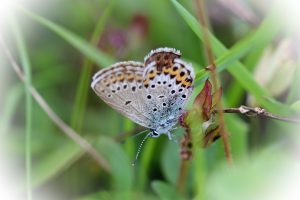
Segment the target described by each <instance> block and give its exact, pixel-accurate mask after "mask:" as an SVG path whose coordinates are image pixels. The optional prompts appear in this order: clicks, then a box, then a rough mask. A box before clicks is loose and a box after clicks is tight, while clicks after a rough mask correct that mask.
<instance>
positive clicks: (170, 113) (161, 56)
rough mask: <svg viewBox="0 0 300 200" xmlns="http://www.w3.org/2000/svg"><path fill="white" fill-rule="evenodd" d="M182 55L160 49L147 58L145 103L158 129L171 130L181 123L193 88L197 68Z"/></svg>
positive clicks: (144, 82)
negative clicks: (180, 117)
mask: <svg viewBox="0 0 300 200" xmlns="http://www.w3.org/2000/svg"><path fill="white" fill-rule="evenodd" d="M180 57H181V54H180V52H179V51H177V50H175V49H171V48H159V49H156V50H154V51H151V52H150V54H149V55H147V56H146V57H145V65H146V67H145V70H144V75H143V77H144V79H143V86H144V87H145V94H147V96H146V98H147V97H148V98H147V99H145V100H144V102H146V103H145V108H146V110H147V111H148V112H147V113H146V115H147V116H149V117H150V118H152V119H153V120H152V121H153V124H152V125H151V126H152V127H153V129H155V130H157V129H162V130H163V131H169V129H170V128H172V126H174V125H175V124H176V123H177V121H178V118H179V116H180V115H181V114H182V112H183V108H184V106H185V104H186V102H187V100H188V97H189V96H190V95H191V92H192V90H193V88H192V83H193V80H194V70H193V68H192V66H191V65H190V64H187V63H185V62H184V61H182V60H181V59H180Z"/></svg>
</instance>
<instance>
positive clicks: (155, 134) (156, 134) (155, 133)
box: [152, 131, 160, 138]
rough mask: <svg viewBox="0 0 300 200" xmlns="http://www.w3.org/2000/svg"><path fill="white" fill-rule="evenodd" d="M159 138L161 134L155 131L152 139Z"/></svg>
mask: <svg viewBox="0 0 300 200" xmlns="http://www.w3.org/2000/svg"><path fill="white" fill-rule="evenodd" d="M159 136H160V134H159V133H157V132H156V131H153V132H152V137H153V138H156V137H159Z"/></svg>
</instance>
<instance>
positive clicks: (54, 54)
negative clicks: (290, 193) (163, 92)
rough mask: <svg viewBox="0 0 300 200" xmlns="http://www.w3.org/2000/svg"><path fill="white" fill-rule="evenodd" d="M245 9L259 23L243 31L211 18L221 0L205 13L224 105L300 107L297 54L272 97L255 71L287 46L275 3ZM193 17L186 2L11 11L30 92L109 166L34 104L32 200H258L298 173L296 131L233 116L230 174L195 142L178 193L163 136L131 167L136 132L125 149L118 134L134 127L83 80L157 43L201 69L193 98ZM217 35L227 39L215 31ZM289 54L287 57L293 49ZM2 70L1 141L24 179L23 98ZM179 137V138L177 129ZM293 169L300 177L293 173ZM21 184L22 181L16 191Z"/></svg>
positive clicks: (125, 0)
mask: <svg viewBox="0 0 300 200" xmlns="http://www.w3.org/2000/svg"><path fill="white" fill-rule="evenodd" d="M241 2H243V3H245V2H247V4H245V5H246V6H248V7H249V9H252V8H251V6H253V7H254V8H253V10H252V11H253V12H255V13H257V15H258V16H259V17H260V21H261V22H262V23H260V24H259V25H253V24H250V23H249V22H247V21H245V20H243V19H242V18H240V17H239V16H236V15H235V14H233V13H230V12H229V13H228V10H226V7H218V8H221V10H220V11H219V14H220V16H223V15H222V14H224V13H227V14H226V18H223V19H220V18H218V15H216V16H214V17H212V16H211V15H212V13H213V9H212V8H213V6H214V5H218V4H220V2H219V1H215V2H214V3H213V5H210V6H208V8H207V13H208V14H209V16H210V23H211V24H210V25H211V27H212V30H211V35H210V38H211V43H212V46H213V52H214V54H215V56H216V64H217V67H218V71H220V74H219V77H220V79H221V80H222V81H221V82H222V85H223V91H224V95H223V98H222V101H223V102H224V105H225V106H239V105H242V104H247V98H249V95H252V97H254V98H255V100H256V101H255V103H256V104H258V105H259V106H263V107H264V108H267V109H268V110H270V111H271V112H274V113H280V114H285V115H287V114H289V115H292V114H294V113H295V112H296V111H297V110H298V112H299V107H300V106H299V105H300V103H299V98H300V97H299V92H297V88H298V85H299V76H298V75H299V72H300V70H299V59H298V57H297V56H290V57H285V58H284V59H290V60H291V61H290V62H289V63H294V65H297V69H295V72H294V74H295V76H294V77H290V79H291V81H290V85H287V86H285V90H284V91H283V92H282V93H281V94H277V96H276V97H274V96H272V94H269V91H268V90H267V88H266V86H265V85H263V84H260V83H259V81H257V79H256V77H255V76H254V73H253V71H254V69H255V68H256V67H257V63H260V61H261V58H262V56H263V55H264V52H265V51H266V50H267V49H269V48H275V49H276V48H277V45H278V41H279V40H282V38H289V39H290V40H293V37H292V36H291V34H290V33H289V34H286V33H285V32H284V31H282V24H281V23H279V22H278V21H277V18H276V12H277V11H278V5H277V4H274V5H272V6H271V8H270V10H269V11H270V12H267V14H265V13H262V12H260V10H259V9H258V8H255V5H252V4H251V1H241ZM222 9H223V10H222ZM223 12H224V13H223ZM195 16H196V14H195V10H194V3H193V1H188V0H180V1H175V0H170V1H169V0H151V1H147V0H139V1H137V0H107V1H105V0H87V1H80V0H72V1H71V0H64V1H61V0H52V1H33V0H32V1H31V2H30V3H29V4H25V5H22V6H17V7H16V12H15V19H16V21H17V24H18V25H19V29H20V30H22V31H21V32H22V34H23V38H24V41H23V42H24V44H25V45H26V47H27V53H28V58H26V59H28V60H30V63H31V71H32V72H31V73H32V74H31V76H32V84H33V86H34V87H36V88H37V90H38V91H39V92H40V93H41V95H42V96H43V97H44V98H45V100H46V101H47V103H48V104H49V105H50V106H51V107H52V108H53V109H54V111H55V112H56V113H57V114H58V115H59V116H60V117H61V118H62V119H63V120H64V121H65V122H68V123H69V124H70V126H72V127H73V128H74V129H75V130H76V131H78V132H79V134H80V135H81V136H82V137H84V138H86V139H87V140H88V141H90V142H91V143H92V145H93V146H94V148H96V149H97V151H98V152H99V154H101V155H103V156H104V157H105V158H106V159H107V161H108V162H109V164H110V168H111V170H110V172H105V171H104V170H103V169H102V168H101V166H99V165H98V164H97V163H96V162H95V161H94V160H93V159H92V158H91V157H90V156H88V155H87V154H85V153H84V152H83V150H82V149H81V148H80V147H79V146H78V145H77V144H76V143H74V142H73V141H71V140H70V139H69V138H67V137H66V136H65V135H64V134H63V132H62V131H61V130H60V129H59V128H58V127H56V126H55V125H54V123H53V122H52V121H51V120H49V117H48V116H47V114H46V113H45V112H44V111H43V110H42V109H41V108H40V107H39V106H38V105H37V104H36V103H33V105H32V107H31V108H30V110H31V113H32V116H31V121H32V127H31V128H32V131H31V145H30V146H31V154H32V158H33V163H32V183H33V191H34V193H33V196H34V197H36V198H34V199H47V198H46V197H45V196H46V195H45V196H43V194H44V193H47V194H49V193H50V194H49V196H51V195H52V194H53V193H55V199H78V200H93V199H174V200H175V199H192V198H196V199H224V200H226V199H230V200H232V199H256V198H257V196H259V197H261V195H262V196H263V195H264V194H265V192H271V193H272V195H274V191H270V190H269V187H271V186H270V184H271V183H272V182H273V184H277V183H278V184H279V183H280V181H281V180H283V179H280V178H278V177H277V175H278V173H281V172H282V171H289V167H288V166H289V165H290V164H292V165H293V166H294V168H293V171H292V172H296V171H297V170H295V169H298V167H299V163H298V162H296V161H295V160H294V159H295V157H297V156H298V157H297V158H298V159H299V154H298V155H296V153H295V152H299V149H298V147H299V137H298V136H297V135H296V134H295V132H296V130H297V128H299V127H297V125H290V124H287V123H283V122H276V121H271V120H265V119H249V118H244V117H241V116H237V115H234V114H228V115H226V117H225V122H226V127H227V129H228V131H229V133H230V137H229V140H230V146H231V150H232V154H233V160H234V167H229V166H228V165H227V164H226V159H225V157H224V152H223V145H222V142H221V141H220V140H218V141H216V142H215V143H213V144H212V145H211V146H209V147H208V148H206V149H201V148H200V145H199V146H194V147H193V149H194V152H193V153H194V155H193V158H194V159H193V160H192V161H190V162H189V164H188V169H187V171H188V173H187V176H186V183H185V185H184V192H182V193H180V192H179V190H178V189H177V186H178V182H177V181H178V174H179V171H180V155H179V151H180V149H179V145H178V143H174V142H172V141H168V140H167V138H166V137H160V138H157V139H149V140H148V141H147V142H146V143H145V145H144V147H143V149H142V152H141V156H140V158H139V160H138V163H137V165H136V166H135V167H132V166H131V162H132V160H133V159H134V155H135V152H136V150H137V147H138V145H139V143H140V139H141V138H142V136H141V137H137V138H132V137H130V136H126V137H125V138H122V140H124V142H120V141H119V140H116V138H117V136H120V135H121V134H123V133H126V132H130V133H137V132H138V131H136V130H137V128H138V127H137V125H135V124H133V123H132V122H130V121H129V120H127V119H125V118H124V117H122V116H121V115H120V114H118V113H116V112H115V111H114V110H113V109H111V108H110V107H109V106H107V105H106V104H104V103H103V102H102V101H100V100H99V99H98V97H97V96H96V95H95V94H94V93H93V92H92V90H91V89H90V87H89V84H90V79H91V78H90V77H91V76H92V74H93V73H94V72H96V71H97V70H99V69H100V68H103V67H107V66H108V65H109V64H112V63H113V62H115V61H120V60H137V61H142V60H143V57H144V56H145V55H146V54H147V53H148V52H149V51H150V50H151V49H153V48H156V47H164V46H169V47H174V48H176V49H179V50H180V51H181V52H182V54H183V59H185V60H187V61H189V62H191V63H193V66H194V68H195V71H196V73H197V81H196V83H195V91H194V93H193V98H194V97H195V96H196V95H197V93H198V92H199V91H200V90H201V89H202V87H203V84H204V82H205V80H206V78H207V77H208V74H207V73H206V72H205V70H203V68H204V67H205V66H207V63H206V58H205V53H204V50H203V46H202V44H203V37H202V30H203V27H201V26H200V24H199V23H198V22H197V21H196V17H195ZM217 19H218V20H217ZM222 20H223V21H222ZM224 20H225V22H226V23H224ZM223 29H226V31H225V32H224V33H223V32H219V31H220V30H223ZM216 30H217V32H214V31H216ZM237 30H241V31H237ZM280 30H281V31H280ZM6 33H7V34H6V35H5V37H6V39H7V41H8V43H9V44H10V46H11V48H12V49H13V52H14V53H15V57H16V58H17V59H19V57H20V56H19V54H18V52H19V50H20V49H18V46H17V45H16V43H15V42H14V41H15V40H16V38H14V36H13V34H11V33H12V29H11V28H10V29H8V30H7V32H6ZM224 44H226V45H228V44H232V45H231V47H230V46H226V45H224ZM293 48H294V46H293V47H290V50H291V51H294V49H293ZM23 56H24V55H23ZM273 56H276V55H273ZM270 57H271V56H270ZM277 58H278V57H277ZM278 59H280V58H278ZM269 62H271V61H269ZM18 63H21V62H20V61H19V60H18ZM269 64H270V63H266V64H265V65H269ZM7 66H8V65H7ZM7 68H8V69H10V68H9V67H7ZM294 68H295V67H294ZM294 68H293V69H294ZM10 73H11V78H10V80H9V81H8V83H9V84H8V87H7V88H6V89H5V91H3V95H4V97H5V98H4V99H3V100H1V102H2V101H3V103H2V104H3V109H1V119H0V120H1V125H0V131H1V134H0V135H1V137H2V138H4V139H5V140H7V141H8V142H6V148H7V151H8V153H9V155H10V156H12V157H14V158H16V160H18V163H19V165H20V168H21V169H22V171H24V172H25V171H26V167H25V163H23V160H24V157H25V150H24V149H25V146H24V145H25V137H26V136H25V128H26V123H25V120H24V115H25V104H24V102H23V98H24V96H25V94H26V91H25V90H24V89H23V86H22V84H21V83H20V82H19V80H17V78H16V76H15V74H14V73H13V72H12V71H10ZM266 73H267V72H266ZM290 74H293V73H292V72H290ZM282 76H284V75H282ZM276 78H281V79H280V81H282V77H278V75H277V76H276V77H271V78H270V79H269V80H271V81H273V82H276V81H277V80H276ZM24 91H25V92H24ZM298 91H299V89H298ZM252 97H251V98H252ZM196 125H197V126H201V124H196ZM196 128H197V127H196ZM196 128H195V129H196ZM198 128H199V127H198ZM175 132H176V135H178V136H177V137H178V138H180V136H181V135H182V134H183V129H180V128H179V129H177V130H176V131H175ZM194 137H197V138H198V139H199V138H200V137H201V135H198V133H196V132H195V134H194ZM20 161H22V162H20ZM295 174H296V175H295V177H299V172H298V174H297V173H295ZM262 180H263V181H262ZM288 181H290V180H288ZM24 188H25V186H21V187H20V190H21V191H23V189H24ZM278 188H280V187H279V186H278ZM53 191H55V192H53ZM245 197H247V198H245ZM50 199H51V198H50Z"/></svg>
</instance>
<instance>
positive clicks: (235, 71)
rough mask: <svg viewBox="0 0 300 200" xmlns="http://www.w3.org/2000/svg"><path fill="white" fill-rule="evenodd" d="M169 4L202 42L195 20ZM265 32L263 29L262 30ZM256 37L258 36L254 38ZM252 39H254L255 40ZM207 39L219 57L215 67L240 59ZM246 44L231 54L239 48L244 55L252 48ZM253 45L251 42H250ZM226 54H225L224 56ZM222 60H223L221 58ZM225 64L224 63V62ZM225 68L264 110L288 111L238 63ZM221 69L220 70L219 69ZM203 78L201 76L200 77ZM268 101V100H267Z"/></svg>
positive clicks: (178, 5)
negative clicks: (234, 58)
mask: <svg viewBox="0 0 300 200" xmlns="http://www.w3.org/2000/svg"><path fill="white" fill-rule="evenodd" d="M171 2H172V3H173V5H174V6H175V8H176V9H177V11H178V12H179V14H180V15H181V16H182V17H183V19H184V20H185V21H186V23H187V24H188V25H189V26H190V28H191V29H192V31H193V32H194V33H195V34H196V35H197V36H198V38H199V39H200V40H201V41H203V40H204V37H203V30H204V28H203V27H202V26H201V25H200V24H199V23H198V22H197V20H196V19H195V18H194V17H193V16H192V15H191V14H190V13H189V12H188V11H187V10H186V9H185V8H184V7H182V6H181V5H180V4H179V3H178V2H177V1H176V0H171ZM264 30H265V29H264ZM258 35H261V33H260V32H259V34H258ZM255 37H258V36H255ZM255 37H254V38H255ZM209 39H210V42H211V45H212V50H213V52H214V54H215V55H216V56H217V57H219V58H220V57H221V58H222V59H221V61H217V62H216V64H217V66H219V65H220V64H221V67H222V64H223V63H226V62H227V59H228V58H230V59H231V58H232V57H240V56H239V55H235V56H233V55H228V50H227V48H226V47H225V46H224V45H223V44H222V43H221V42H220V41H219V40H218V39H217V38H215V37H214V36H213V35H212V34H211V33H209ZM245 41H246V42H242V45H238V47H235V48H233V50H232V51H233V53H232V54H234V53H235V54H237V53H238V54H240V53H239V51H238V50H240V49H241V47H243V48H244V50H243V52H244V53H246V52H247V51H249V50H251V49H252V48H253V46H252V44H251V43H250V42H249V41H252V39H251V40H249V39H247V40H245ZM247 43H248V44H249V45H250V47H251V48H250V47H247V45H246V44H247ZM252 43H253V42H252ZM226 53H227V54H226ZM222 56H223V57H224V58H223V57H222ZM224 60H225V61H226V62H225V61H224ZM223 67H225V68H226V69H227V70H228V71H229V73H230V74H231V75H232V76H233V77H234V78H235V79H236V80H237V81H238V82H239V83H240V84H241V85H242V86H243V87H244V88H245V89H246V90H247V91H249V92H250V93H252V94H253V96H255V98H256V99H257V101H258V102H259V103H260V104H262V105H263V106H264V107H265V108H267V109H268V110H270V111H272V112H275V113H287V111H288V110H289V109H288V108H287V106H285V105H283V104H281V103H279V102H277V101H275V100H274V99H272V98H271V96H270V94H269V93H268V91H266V90H265V89H264V88H262V87H261V86H260V85H259V84H258V83H257V82H256V81H255V80H254V79H253V77H252V76H251V74H250V73H249V72H248V71H247V69H246V68H245V67H244V66H243V65H242V64H241V63H240V62H238V61H235V62H234V63H232V64H231V65H228V66H223ZM221 69H222V68H221ZM199 73H203V72H201V71H200V72H199ZM204 76H207V75H206V74H204ZM202 77H203V75H202ZM202 77H200V76H197V77H196V78H197V79H201V78H202ZM267 99H268V100H267Z"/></svg>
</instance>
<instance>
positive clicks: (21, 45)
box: [11, 19, 33, 200]
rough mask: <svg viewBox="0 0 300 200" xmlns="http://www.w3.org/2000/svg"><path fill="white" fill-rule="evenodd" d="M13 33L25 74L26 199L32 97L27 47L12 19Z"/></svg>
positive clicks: (29, 188)
mask: <svg viewBox="0 0 300 200" xmlns="http://www.w3.org/2000/svg"><path fill="white" fill-rule="evenodd" d="M11 25H12V30H13V34H14V36H15V40H16V45H17V49H18V52H19V56H20V62H21V65H22V66H23V70H24V76H25V80H26V81H25V84H24V85H25V96H26V97H25V98H26V100H25V101H26V103H25V105H26V106H25V107H26V111H25V112H26V114H25V124H26V125H25V130H26V133H25V134H26V136H25V160H26V196H27V199H28V200H31V199H32V173H31V172H32V165H31V164H32V154H31V140H32V139H31V137H32V112H33V110H32V97H31V93H30V87H31V82H32V81H31V66H30V62H29V57H28V53H27V47H26V44H25V41H24V38H23V35H22V33H21V31H20V29H19V25H18V23H17V22H16V21H15V20H14V19H12V21H11Z"/></svg>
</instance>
